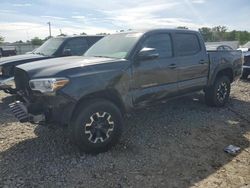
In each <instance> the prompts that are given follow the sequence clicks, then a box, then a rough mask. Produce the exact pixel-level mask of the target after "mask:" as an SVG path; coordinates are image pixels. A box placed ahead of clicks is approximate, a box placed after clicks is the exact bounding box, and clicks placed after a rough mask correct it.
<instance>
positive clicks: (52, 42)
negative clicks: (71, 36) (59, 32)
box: [33, 38, 64, 56]
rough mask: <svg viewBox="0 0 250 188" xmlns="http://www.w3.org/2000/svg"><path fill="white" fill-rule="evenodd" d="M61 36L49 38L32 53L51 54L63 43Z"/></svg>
mask: <svg viewBox="0 0 250 188" xmlns="http://www.w3.org/2000/svg"><path fill="white" fill-rule="evenodd" d="M63 41H64V39H63V38H51V39H49V40H47V41H46V42H45V43H43V45H42V46H40V47H39V48H37V49H36V50H35V51H34V52H33V53H34V54H40V55H45V56H52V55H54V53H55V52H56V51H57V49H58V48H59V47H60V45H61V44H62V43H63Z"/></svg>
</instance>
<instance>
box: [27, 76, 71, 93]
mask: <svg viewBox="0 0 250 188" xmlns="http://www.w3.org/2000/svg"><path fill="white" fill-rule="evenodd" d="M68 83H69V80H68V79H67V78H44V79H34V80H30V82H29V85H30V88H31V89H32V90H34V91H40V92H42V93H53V92H55V91H57V90H58V89H60V88H62V87H64V86H65V85H67V84H68Z"/></svg>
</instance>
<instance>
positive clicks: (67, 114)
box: [9, 92, 76, 125]
mask: <svg viewBox="0 0 250 188" xmlns="http://www.w3.org/2000/svg"><path fill="white" fill-rule="evenodd" d="M17 93H18V94H17V98H18V99H19V100H18V101H16V102H14V103H11V104H9V107H10V110H11V112H12V113H13V114H14V115H15V117H16V118H17V119H18V120H19V121H20V122H21V123H25V122H30V123H33V124H51V123H56V124H60V125H67V124H69V122H70V120H71V116H72V113H73V110H74V107H75V104H76V103H75V102H74V101H73V100H72V99H71V98H68V97H67V96H62V95H56V96H45V95H32V96H29V97H27V96H23V95H21V94H20V92H17Z"/></svg>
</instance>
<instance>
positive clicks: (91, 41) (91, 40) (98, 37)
mask: <svg viewBox="0 0 250 188" xmlns="http://www.w3.org/2000/svg"><path fill="white" fill-rule="evenodd" d="M101 38H102V36H90V37H86V39H87V41H88V43H89V46H92V45H93V44H95V43H96V42H97V41H98V40H100V39H101Z"/></svg>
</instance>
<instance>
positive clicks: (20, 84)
mask: <svg viewBox="0 0 250 188" xmlns="http://www.w3.org/2000/svg"><path fill="white" fill-rule="evenodd" d="M14 79H15V84H16V89H17V90H22V91H30V87H29V76H28V75H27V73H26V72H25V71H23V70H22V69H19V68H16V69H15V78H14Z"/></svg>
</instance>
